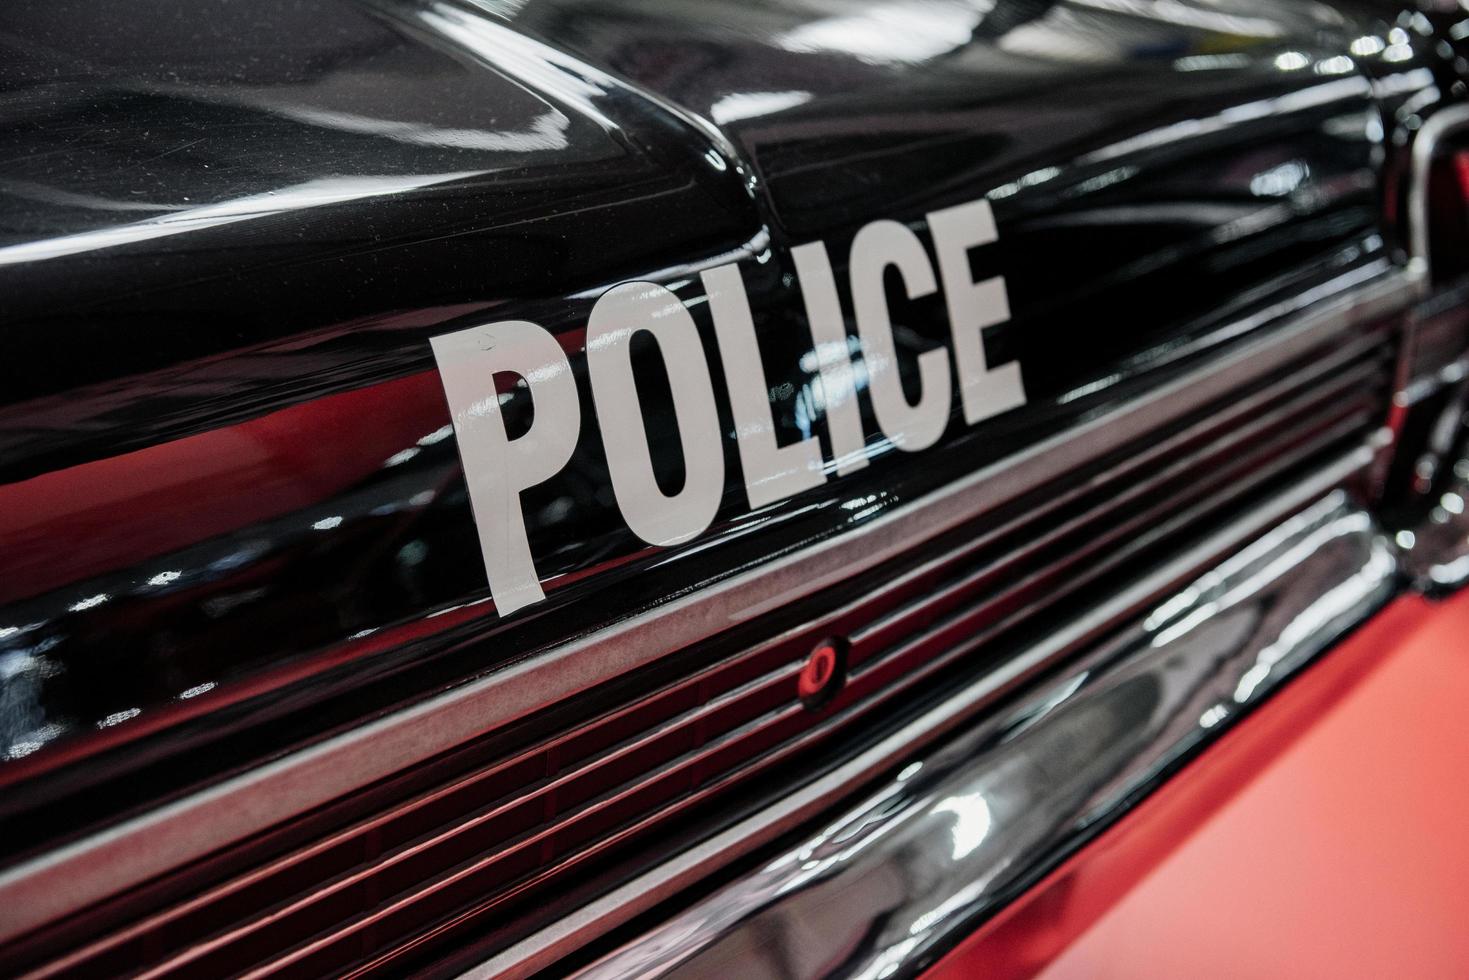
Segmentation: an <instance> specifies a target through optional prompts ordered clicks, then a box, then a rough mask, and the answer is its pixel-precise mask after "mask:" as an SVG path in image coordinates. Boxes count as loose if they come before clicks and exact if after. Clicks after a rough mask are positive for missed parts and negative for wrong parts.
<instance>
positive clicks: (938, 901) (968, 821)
mask: <svg viewBox="0 0 1469 980" xmlns="http://www.w3.org/2000/svg"><path fill="white" fill-rule="evenodd" d="M1396 580H1397V559H1396V554H1395V552H1394V550H1393V548H1392V546H1391V544H1390V543H1389V542H1388V540H1387V538H1386V537H1385V536H1384V534H1382V533H1381V531H1380V530H1379V528H1378V527H1377V525H1376V524H1375V523H1374V521H1373V519H1372V518H1371V517H1370V516H1369V515H1368V514H1367V513H1366V512H1365V511H1363V510H1361V509H1359V508H1358V507H1357V506H1355V505H1354V504H1352V503H1351V502H1350V501H1349V499H1348V497H1347V495H1346V494H1344V493H1342V492H1335V493H1331V494H1329V495H1327V496H1326V497H1324V498H1322V499H1320V500H1318V502H1316V503H1315V504H1313V505H1312V506H1310V507H1308V508H1307V509H1305V510H1304V511H1300V512H1298V513H1297V514H1296V515H1295V516H1293V517H1291V518H1290V519H1288V520H1286V521H1284V522H1283V523H1281V524H1279V525H1278V526H1276V527H1275V528H1274V529H1272V530H1270V531H1268V532H1267V533H1265V534H1264V535H1263V536H1261V537H1259V538H1258V539H1257V540H1255V541H1254V542H1253V543H1251V544H1249V545H1248V546H1247V547H1245V548H1243V550H1240V551H1239V552H1237V553H1236V554H1234V555H1233V556H1232V557H1229V558H1228V559H1226V560H1224V561H1223V562H1222V563H1220V564H1218V565H1217V566H1216V567H1215V568H1214V569H1213V570H1212V571H1209V572H1207V573H1206V574H1204V575H1203V576H1202V577H1199V578H1197V579H1195V580H1194V581H1192V582H1191V583H1190V584H1188V585H1187V586H1186V587H1184V588H1182V589H1179V590H1178V591H1176V592H1174V593H1173V594H1172V595H1171V596H1170V597H1168V598H1166V599H1165V600H1164V601H1162V602H1159V603H1157V604H1156V605H1154V606H1153V607H1152V608H1151V609H1150V610H1148V611H1146V612H1145V613H1143V614H1141V615H1139V616H1138V617H1137V618H1136V619H1135V620H1134V621H1133V622H1132V623H1131V625H1129V626H1128V627H1127V628H1126V629H1124V630H1123V631H1122V632H1121V633H1120V634H1119V635H1117V636H1116V637H1114V638H1113V639H1111V640H1109V641H1108V642H1106V643H1105V644H1104V645H1102V646H1101V647H1099V648H1096V649H1094V650H1093V651H1092V652H1091V653H1090V654H1088V655H1087V656H1086V657H1085V659H1083V660H1081V661H1080V662H1078V663H1076V664H1074V665H1073V666H1071V667H1070V668H1069V669H1068V670H1067V671H1066V672H1065V673H1064V674H1063V675H1061V676H1059V677H1056V678H1054V679H1052V680H1050V681H1048V682H1047V683H1046V684H1045V685H1044V686H1043V687H1041V688H1039V689H1036V690H1034V691H1033V692H1032V693H1030V694H1029V695H1028V696H1027V697H1026V698H1025V699H1024V700H1023V701H1020V702H1019V703H1017V704H1016V705H1015V706H1014V707H1011V708H1009V709H1008V710H1006V711H1005V712H1004V713H1003V714H1001V715H998V716H996V717H993V718H991V719H989V720H986V721H985V722H984V723H982V724H981V725H979V726H977V727H975V728H973V729H971V730H969V731H967V732H965V733H964V734H963V735H962V736H960V737H959V738H957V739H956V740H954V741H952V742H950V743H948V744H947V745H945V746H944V747H943V748H941V749H939V750H938V751H935V752H933V753H932V754H930V755H928V756H927V757H923V758H919V759H916V760H913V761H909V762H908V764H907V765H906V766H905V767H904V768H903V769H902V770H901V771H900V772H898V773H897V775H896V776H894V777H893V778H892V779H891V780H890V781H889V782H888V784H887V785H885V786H883V787H882V788H881V789H879V790H878V791H877V792H875V793H874V794H873V795H871V796H869V797H868V798H867V799H865V800H864V801H863V802H861V803H860V804H858V805H857V806H855V807H853V808H851V809H850V810H848V811H847V812H845V813H844V814H842V815H840V816H838V817H837V818H836V819H834V820H831V821H830V822H828V823H827V824H825V826H823V827H822V828H821V829H820V830H819V831H817V832H816V833H814V834H813V835H812V836H811V837H810V838H809V839H807V840H806V841H804V842H803V843H801V844H800V845H798V846H796V847H794V848H792V849H790V850H788V851H786V852H785V853H783V854H781V855H780V856H778V857H776V858H775V859H774V860H772V861H770V862H768V863H767V864H765V865H764V866H763V867H761V868H759V869H758V870H756V871H754V872H752V873H751V874H749V875H746V876H745V877H743V878H741V879H739V880H737V881H736V882H734V883H732V884H730V885H728V886H726V887H725V888H723V889H721V890H720V891H718V892H716V893H714V894H713V895H711V896H709V897H708V898H706V899H704V900H703V901H701V902H699V903H698V904H697V905H695V906H693V907H692V908H689V909H688V910H687V911H685V912H683V913H681V914H679V915H676V916H675V917H673V918H672V919H670V920H669V921H667V922H665V923H663V924H662V925H660V926H658V927H657V928H655V929H654V930H653V931H652V932H650V933H648V934H646V935H644V936H642V937H641V938H639V939H636V940H634V941H633V942H631V943H630V944H628V945H627V946H624V947H623V948H622V949H620V950H618V951H616V952H614V953H612V954H610V955H609V956H607V957H606V958H604V959H602V960H601V961H599V962H597V963H594V964H593V965H591V966H590V967H588V968H586V969H585V970H584V971H582V973H580V974H579V976H581V977H586V978H613V977H617V978H620V977H627V976H640V977H650V976H671V975H677V976H694V977H700V976H711V977H713V976H718V977H721V978H723V977H740V978H751V980H759V978H764V977H768V978H771V980H775V978H780V980H791V978H803V977H817V976H821V977H831V976H841V977H863V978H868V977H874V978H875V977H890V976H898V977H902V976H911V975H913V974H914V973H915V972H916V971H918V970H919V969H921V968H922V967H923V966H925V965H926V964H928V963H930V962H932V960H933V959H934V958H935V957H936V956H937V955H939V954H941V953H942V952H943V951H945V950H946V949H947V948H948V947H949V946H950V945H951V944H952V943H953V942H954V941H955V940H956V939H957V938H960V937H962V936H963V935H965V934H967V933H968V932H969V931H971V930H972V929H973V927H974V926H975V924H976V923H977V922H978V921H980V920H981V919H983V918H984V917H985V916H987V915H988V914H990V913H992V912H993V911H994V910H995V909H996V908H997V907H998V906H999V905H1001V904H1002V903H1003V902H1004V901H1005V900H1006V899H1007V897H1008V896H1010V895H1012V894H1014V892H1015V891H1016V890H1017V889H1020V888H1023V887H1025V886H1026V885H1027V884H1028V883H1029V882H1030V881H1033V880H1034V879H1035V877H1036V876H1038V875H1040V874H1043V873H1044V872H1045V871H1046V870H1048V869H1049V868H1051V867H1054V866H1055V865H1056V864H1057V863H1058V862H1059V861H1060V860H1061V859H1062V858H1064V857H1065V856H1066V855H1067V854H1068V853H1070V852H1071V851H1072V850H1074V849H1075V848H1076V847H1077V846H1079V845H1080V844H1081V843H1083V842H1084V841H1085V840H1087V839H1089V838H1090V837H1091V836H1092V835H1094V834H1095V833H1096V832H1097V831H1098V830H1100V829H1101V828H1102V827H1104V826H1106V825H1107V824H1108V823H1109V822H1110V821H1112V820H1113V819H1115V818H1116V817H1117V816H1119V815H1120V814H1121V813H1122V812H1123V811H1125V810H1126V808H1127V807H1128V806H1130V805H1131V802H1132V801H1134V800H1135V799H1136V798H1137V797H1138V796H1139V795H1140V794H1142V793H1144V792H1146V791H1147V790H1148V789H1149V788H1151V787H1152V786H1153V785H1154V784H1156V783H1157V782H1158V781H1159V780H1161V779H1162V778H1163V777H1164V776H1165V775H1166V774H1167V773H1168V772H1169V771H1170V770H1171V769H1172V768H1173V767H1175V766H1177V765H1178V764H1180V762H1181V761H1182V760H1184V759H1186V758H1188V757H1189V756H1191V755H1192V754H1193V753H1195V752H1197V751H1198V750H1199V749H1200V748H1201V747H1202V746H1203V745H1205V744H1206V743H1207V742H1209V741H1210V740H1212V739H1213V738H1215V737H1217V735H1218V734H1219V733H1220V732H1222V731H1223V730H1225V729H1226V728H1228V727H1229V725H1230V723H1231V722H1232V721H1233V720H1235V719H1236V718H1237V717H1238V716H1239V715H1240V714H1241V713H1243V712H1244V711H1246V710H1247V709H1248V708H1249V707H1250V706H1252V705H1253V704H1255V703H1256V702H1258V701H1259V700H1260V699H1262V698H1263V697H1265V696H1266V695H1267V694H1268V693H1269V692H1270V691H1271V690H1272V689H1273V688H1275V687H1276V686H1277V685H1279V684H1280V683H1281V682H1283V681H1284V680H1286V679H1287V678H1289V677H1290V676H1291V675H1292V674H1294V673H1295V672H1296V671H1298V670H1299V669H1300V668H1301V667H1303V666H1304V665H1305V664H1306V663H1308V662H1309V661H1310V660H1311V659H1312V658H1313V657H1314V656H1315V655H1316V654H1318V653H1320V652H1321V651H1322V650H1323V649H1325V647H1326V646H1327V645H1328V644H1330V643H1331V642H1332V641H1333V640H1334V639H1335V638H1337V637H1338V636H1340V635H1341V634H1342V633H1343V632H1345V631H1346V630H1348V629H1350V628H1351V627H1353V626H1355V625H1356V624H1357V623H1359V622H1360V621H1361V620H1363V619H1364V618H1365V617H1367V616H1368V615H1369V614H1371V613H1372V612H1373V611H1375V610H1376V609H1377V608H1378V607H1379V606H1381V605H1382V604H1383V603H1384V602H1386V601H1387V600H1388V599H1389V598H1390V597H1391V596H1392V595H1393V593H1394V591H1395V588H1396ZM969 696H971V694H970V692H963V693H962V694H961V695H959V697H958V699H957V700H962V699H963V698H967V697H969ZM493 965H494V964H493V963H492V964H487V965H486V969H484V970H479V971H475V972H474V974H473V975H475V976H484V975H489V974H490V973H492V972H493V970H492V969H491V968H492V967H493Z"/></svg>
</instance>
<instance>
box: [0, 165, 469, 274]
mask: <svg viewBox="0 0 1469 980" xmlns="http://www.w3.org/2000/svg"><path fill="white" fill-rule="evenodd" d="M482 173H484V171H481V170H465V171H459V172H455V173H441V174H416V175H413V176H407V177H321V178H318V179H316V180H308V181H306V182H305V183H302V184H297V185H296V186H294V187H283V188H281V189H280V190H273V191H266V192H264V193H261V194H250V195H248V196H246V197H239V198H235V199H233V200H229V201H220V202H218V203H216V204H205V205H202V206H200V207H196V208H189V209H187V210H184V211H175V212H172V213H170V214H165V215H160V216H158V217H156V218H148V219H146V220H143V221H136V222H131V223H129V224H125V225H118V226H116V227H112V228H97V229H93V230H91V231H83V232H77V233H76V234H73V235H61V236H58V237H56V238H47V239H42V240H41V241H36V242H24V243H21V244H19V245H7V246H5V247H3V248H0V265H16V264H19V263H22V262H44V261H46V260H47V259H57V258H62V257H63V256H67V255H78V254H81V253H83V252H92V251H97V250H100V249H106V248H116V247H118V246H123V245H136V244H138V243H139V242H146V241H150V240H152V239H155V238H166V237H168V236H171V235H181V234H186V233H188V232H194V231H202V230H204V229H206V228H217V227H219V226H220V225H228V224H234V223H235V222H237V221H251V220H254V219H258V218H268V217H271V216H273V215H278V214H284V213H286V212H290V211H299V210H303V209H306V208H319V207H326V206H328V205H332V204H342V203H345V202H348V201H360V200H364V199H367V198H373V197H386V196H389V195H393V194H402V193H404V192H406V191H412V190H417V189H419V188H423V187H430V186H432V185H434V184H445V183H449V182H451V181H455V180H463V179H464V178H467V177H476V176H479V175H480V174H482Z"/></svg>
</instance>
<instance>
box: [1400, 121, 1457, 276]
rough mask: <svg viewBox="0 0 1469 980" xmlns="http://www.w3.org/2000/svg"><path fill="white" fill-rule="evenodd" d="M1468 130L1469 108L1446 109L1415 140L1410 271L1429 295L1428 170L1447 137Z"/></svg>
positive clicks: (1410, 193)
mask: <svg viewBox="0 0 1469 980" xmlns="http://www.w3.org/2000/svg"><path fill="white" fill-rule="evenodd" d="M1465 127H1469V105H1462V104H1460V105H1451V106H1445V107H1443V108H1442V109H1440V110H1438V111H1437V112H1435V113H1434V114H1433V115H1431V116H1429V117H1428V121H1427V122H1425V123H1424V124H1423V127H1422V128H1421V129H1419V130H1418V134H1417V136H1415V137H1414V139H1413V155H1412V160H1411V165H1410V176H1409V183H1408V249H1409V253H1410V259H1409V266H1408V271H1409V274H1410V275H1412V276H1413V277H1414V278H1415V279H1416V280H1417V281H1418V283H1419V288H1420V289H1421V290H1422V292H1423V294H1424V295H1427V293H1428V292H1429V290H1430V289H1431V288H1432V275H1431V272H1432V270H1431V268H1430V261H1429V260H1430V256H1429V254H1428V252H1429V246H1428V242H1429V236H1428V171H1429V168H1430V167H1431V166H1432V165H1433V155H1434V153H1435V152H1437V150H1438V145H1439V143H1441V142H1442V141H1443V139H1444V137H1445V136H1448V135H1450V134H1451V133H1453V132H1454V131H1456V130H1459V129H1464V128H1465Z"/></svg>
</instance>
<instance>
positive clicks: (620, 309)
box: [587, 282, 724, 545]
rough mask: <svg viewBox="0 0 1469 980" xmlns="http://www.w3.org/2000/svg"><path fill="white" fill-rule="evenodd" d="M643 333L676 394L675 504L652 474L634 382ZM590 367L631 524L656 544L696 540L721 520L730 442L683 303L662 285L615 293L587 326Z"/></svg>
mask: <svg viewBox="0 0 1469 980" xmlns="http://www.w3.org/2000/svg"><path fill="white" fill-rule="evenodd" d="M639 330H646V331H647V332H648V333H649V334H651V335H652V337H653V339H654V341H656V342H657V344H658V350H659V352H660V353H661V354H662V355H663V364H664V367H665V369H666V370H667V372H668V384H669V389H670V391H671V392H672V394H673V409H674V418H675V420H676V422H677V425H678V434H679V441H680V443H681V446H682V449H683V460H684V473H685V477H684V485H683V488H682V489H681V490H679V492H678V493H676V494H674V495H672V496H668V495H665V494H664V493H663V491H662V490H661V489H660V488H659V486H658V481H657V479H656V477H655V476H654V474H653V459H652V456H651V454H650V449H649V445H648V433H647V431H646V430H645V429H644V427H643V412H642V405H641V402H640V401H639V399H638V390H637V384H636V382H635V381H634V379H633V370H632V358H631V352H632V338H633V335H634V334H636V333H637V332H638V331H639ZM587 366H588V371H589V373H590V375H591V383H592V400H593V402H594V403H595V405H596V407H597V419H598V423H599V425H600V426H601V430H602V444H603V445H604V446H605V447H606V450H607V468H608V471H609V472H610V473H611V476H612V492H613V494H614V495H615V496H616V497H617V506H618V508H619V509H620V510H621V511H622V516H623V519H624V520H626V521H627V526H628V527H630V528H631V529H632V531H633V533H634V534H636V535H637V536H638V537H640V538H642V539H643V540H644V541H646V542H648V543H649V544H656V545H675V544H681V543H683V542H685V541H688V540H690V539H691V538H694V537H697V536H698V535H699V534H700V533H702V532H703V531H704V529H705V528H707V527H708V526H709V523H710V521H712V520H714V513H715V511H717V510H718V509H719V501H720V499H721V497H722V496H723V493H724V445H723V442H724V440H723V434H722V433H721V431H720V427H719V413H718V411H717V409H716V408H715V405H714V387H713V384H712V382H711V381H710V377H709V364H708V361H707V360H706V359H705V357H704V348H703V346H702V345H701V344H700V342H699V330H698V327H697V326H695V324H694V318H693V317H692V316H690V315H689V311H688V310H686V309H684V305H683V303H682V302H681V301H680V300H679V298H678V297H677V296H675V295H674V294H673V293H671V292H669V291H668V290H667V289H665V288H663V287H662V286H659V285H657V284H656V283H650V282H627V283H622V284H621V285H618V286H614V287H612V288H611V289H609V290H607V292H605V293H603V294H602V296H601V298H600V299H598V300H597V302H596V305H595V306H593V307H592V313H591V317H590V318H589V319H588V321H587Z"/></svg>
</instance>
